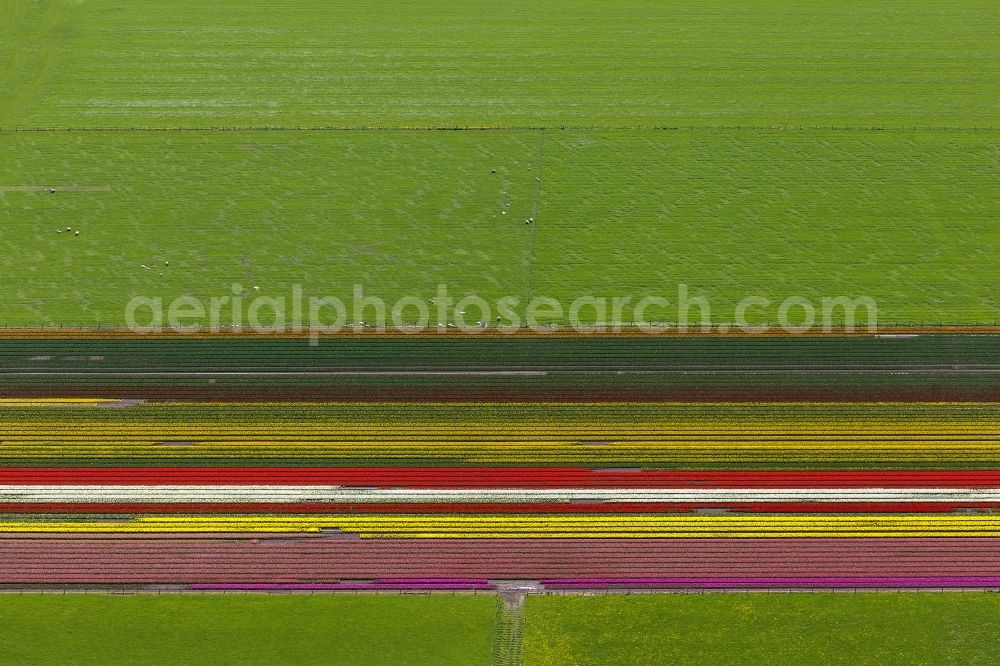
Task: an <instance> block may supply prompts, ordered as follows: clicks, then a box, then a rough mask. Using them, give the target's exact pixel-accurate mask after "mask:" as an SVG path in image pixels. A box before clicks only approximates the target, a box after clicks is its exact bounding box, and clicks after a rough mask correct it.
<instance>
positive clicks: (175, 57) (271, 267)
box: [0, 0, 1000, 327]
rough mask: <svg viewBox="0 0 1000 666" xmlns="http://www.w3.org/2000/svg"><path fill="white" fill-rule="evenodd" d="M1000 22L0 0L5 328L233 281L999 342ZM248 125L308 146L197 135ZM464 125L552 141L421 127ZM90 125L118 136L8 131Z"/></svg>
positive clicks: (862, 9)
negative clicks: (805, 316)
mask: <svg viewBox="0 0 1000 666" xmlns="http://www.w3.org/2000/svg"><path fill="white" fill-rule="evenodd" d="M998 28H1000V15H998V14H997V12H996V11H994V7H993V3H991V2H987V1H985V0H964V1H962V2H958V3H955V4H951V5H948V6H947V7H945V6H940V5H935V4H932V3H913V2H910V1H909V0H891V1H886V2H879V3H866V2H856V1H853V0H851V1H846V0H844V1H840V2H836V3H825V2H806V3H797V4H796V5H795V6H789V5H788V4H787V3H785V2H779V1H776V0H759V1H756V2H752V3H749V4H748V3H737V2H733V1H732V0H715V1H712V2H702V1H698V2H693V1H688V0H682V1H679V2H670V3H662V2H652V1H637V0H627V1H625V2H619V3H615V5H614V8H613V9H611V8H609V6H608V5H607V4H606V3H604V2H598V1H593V0H588V1H586V2H569V0H543V1H541V2H530V3H527V2H512V3H504V4H503V6H496V5H495V3H482V2H471V3H465V4H463V5H461V6H456V5H454V3H450V2H444V1H442V0H433V1H431V0H421V1H420V2H412V3H398V2H388V1H381V2H372V3H364V4H361V5H357V4H355V5H351V4H346V5H345V4H343V3H340V4H335V5H330V3H327V2H323V1H320V0H298V1H296V2H287V3H283V4H282V7H281V9H280V11H276V10H275V9H274V8H273V7H271V6H259V7H258V6H249V5H247V3H245V2H242V1H237V0H223V1H220V2H214V3H204V2H194V1H191V0H178V1H170V2H167V1H166V0H154V1H150V2H142V3H139V2H127V1H122V0H87V1H83V2H80V1H76V0H0V91H2V94H0V130H2V131H0V155H2V156H3V159H0V229H2V234H0V251H2V258H0V280H2V283H3V284H4V286H5V287H6V289H5V290H4V293H3V295H2V296H0V326H28V327H31V326H77V325H84V326H93V325H103V326H122V325H124V324H125V321H124V319H125V305H126V303H127V302H128V301H129V300H130V299H131V298H132V297H134V296H146V297H160V298H163V299H164V302H165V304H169V302H170V301H171V300H172V299H174V298H176V297H178V296H185V295H186V296H194V297H197V298H199V299H201V300H203V301H204V299H207V298H211V297H212V296H219V297H222V296H227V295H231V293H230V288H231V286H232V284H234V283H239V284H240V285H241V286H242V287H243V288H244V289H245V290H247V291H249V292H251V293H252V294H253V295H268V296H285V297H286V298H287V297H290V295H291V291H290V290H291V287H292V285H295V284H298V285H301V286H302V288H303V293H304V295H305V296H307V297H308V296H310V295H316V296H336V297H338V298H340V299H342V300H345V301H348V302H349V301H350V300H351V296H352V294H353V285H355V284H358V285H361V286H362V287H363V289H364V290H365V293H367V294H369V295H375V296H378V297H380V298H382V299H384V300H386V301H387V302H388V303H389V305H390V306H391V305H392V304H393V303H394V302H395V301H396V300H397V299H398V298H400V297H401V296H404V295H405V296H412V297H417V298H420V299H425V298H426V299H429V298H431V297H433V296H434V293H435V290H436V287H437V285H438V284H446V285H447V286H448V289H449V292H450V293H451V294H452V295H453V296H455V297H457V298H461V297H462V296H466V295H477V296H480V297H483V298H485V299H486V300H487V301H488V302H490V303H491V304H494V305H495V303H496V301H497V300H498V299H499V298H501V297H504V296H508V297H512V298H517V299H519V301H520V306H519V311H520V314H521V315H522V317H523V315H524V314H525V311H524V307H525V305H526V303H527V301H528V300H529V299H530V298H532V297H535V296H548V297H552V298H556V299H558V300H559V301H561V302H562V303H563V307H564V311H563V313H562V315H561V316H560V315H558V314H550V315H543V316H540V317H539V320H540V321H551V322H554V323H566V321H567V320H568V317H569V313H568V312H567V311H566V310H565V308H568V306H569V304H570V303H571V302H572V301H573V300H574V299H576V298H578V297H584V296H586V297H593V298H606V299H612V298H615V297H621V298H625V297H628V298H631V299H632V301H631V303H632V305H634V304H635V303H636V302H638V301H639V299H641V298H643V297H645V296H659V297H663V298H667V299H669V300H670V301H671V305H670V306H668V309H667V310H661V309H658V306H656V307H654V308H652V309H650V310H648V311H647V312H646V313H645V315H646V316H645V318H646V319H647V320H653V321H666V322H672V321H676V320H677V319H679V318H680V317H679V314H680V313H679V312H678V311H677V301H678V300H679V298H678V285H680V284H684V285H687V288H688V294H689V296H690V297H692V298H693V297H704V298H706V299H708V300H709V302H710V310H711V312H710V313H709V318H710V319H711V321H713V322H714V323H717V324H727V323H730V322H733V321H734V320H735V319H736V312H735V307H736V305H737V304H738V303H739V302H740V301H741V300H743V299H744V298H746V297H748V296H755V297H762V298H766V299H768V300H769V301H771V304H770V306H768V307H765V308H759V307H756V306H755V307H754V308H752V309H751V310H750V312H749V316H748V320H749V321H751V322H752V323H763V322H767V323H772V324H773V323H774V322H775V321H776V320H777V319H778V311H777V308H778V306H779V304H780V303H781V302H782V301H783V300H785V299H786V298H788V297H791V296H795V297H799V298H802V299H806V300H808V301H809V302H810V303H812V304H814V306H815V307H816V308H817V309H818V310H819V309H820V305H821V303H820V299H822V298H823V297H828V298H837V297H849V298H858V297H868V298H871V299H873V300H874V301H875V302H876V303H877V306H878V319H879V322H880V323H883V324H891V323H936V322H947V323H960V324H972V323H992V322H994V321H995V320H996V319H997V318H998V314H997V313H998V296H997V294H998V293H1000V277H998V274H997V271H995V270H994V266H993V264H994V263H995V262H993V261H992V258H994V257H995V256H996V255H997V252H998V251H1000V231H998V229H997V226H996V224H995V220H996V219H997V215H998V212H1000V211H998V208H1000V201H998V199H997V197H996V193H995V189H996V188H995V183H996V179H997V175H998V174H1000V131H997V130H990V129H984V128H985V127H989V126H992V125H994V124H995V121H996V118H997V117H998V112H1000V102H997V100H998V99H1000V95H998V94H997V92H998V90H1000V59H998V58H997V57H996V53H995V48H994V39H995V38H994V36H995V35H996V34H997V32H998V31H1000V30H998ZM251 126H252V127H261V126H284V127H286V128H289V129H288V131H281V132H263V131H226V132H222V131H212V130H208V129H205V128H212V127H229V128H233V127H251ZM454 126H464V127H489V128H511V127H530V128H533V129H526V130H510V129H493V130H490V131H469V132H445V131H439V132H431V131H426V132H423V131H420V130H419V129H418V130H404V129H403V128H434V127H454ZM756 126H763V127H766V128H771V129H755V127H756ZM873 126H879V127H883V128H888V129H887V130H885V131H882V130H874V129H872V127H873ZM95 127H103V128H123V129H122V130H121V131H117V130H112V131H106V132H69V131H58V132H37V133H36V132H31V133H24V132H13V131H8V130H12V129H17V128H22V129H24V128H49V129H52V128H63V130H65V128H95ZM134 127H138V128H143V127H155V128H173V130H174V131H162V132H146V131H142V130H136V131H132V130H129V129H128V128H134ZM319 127H326V128H329V127H336V128H359V127H369V128H387V129H383V130H372V131H357V132H354V131H351V132H348V131H329V130H327V131H319V130H317V131H311V130H308V129H296V128H319ZM622 127H628V128H631V129H627V130H623V129H621V128H622ZM653 127H671V128H675V129H667V130H655V129H649V128H653ZM778 127H780V128H784V129H775V128H778ZM944 127H947V128H948V129H942V128H944ZM197 128H202V129H205V131H204V132H197V131H191V130H193V129H197ZM540 128H546V129H540ZM616 128H618V129H616ZM831 128H837V129H831ZM47 188H53V189H55V190H56V192H55V193H49V191H48V189H47ZM529 218H531V219H532V220H533V221H532V222H531V223H526V222H527V220H528V219H529ZM67 229H71V231H67ZM57 231H61V232H62V233H57ZM77 231H79V232H80V235H79V236H77V235H76V232H77ZM167 262H169V263H170V266H169V267H168V266H166V263H167ZM143 266H146V267H145V268H143ZM161 273H162V275H161ZM431 310H432V314H431V320H430V322H429V323H431V324H432V325H433V324H435V323H437V324H444V323H448V322H446V321H442V319H441V318H440V317H438V316H437V313H436V312H434V311H433V310H434V308H431ZM494 310H495V308H494ZM794 310H795V313H796V314H797V315H800V314H801V313H800V311H799V309H798V308H795V309H794ZM863 312H864V311H863V310H859V317H861V316H863ZM268 313H269V310H267V309H265V310H264V316H263V317H262V319H265V320H266V319H267V316H268ZM703 313H704V311H703V310H701V309H698V308H695V309H693V310H692V311H691V312H690V318H691V319H693V320H695V321H700V320H701V318H702V315H703ZM491 314H493V315H496V314H497V313H496V312H495V311H494V312H493V313H491ZM480 316H481V313H479V312H477V311H476V309H475V308H474V309H473V310H472V311H470V315H469V320H470V323H471V322H475V321H476V320H477V319H479V317H480ZM349 318H350V319H351V320H366V319H369V318H374V313H372V314H371V316H366V315H365V314H364V313H356V312H353V311H352V312H351V313H350V315H349ZM402 319H403V320H407V321H410V320H413V321H416V320H417V319H418V314H417V313H416V311H415V310H413V309H412V308H411V309H410V310H409V312H407V313H405V314H404V315H403V316H402ZM444 319H450V316H445V317H444ZM489 319H490V321H491V322H493V321H494V319H493V318H489ZM579 319H580V321H581V322H584V323H600V322H603V321H622V322H625V323H628V322H631V321H633V320H634V319H635V315H634V312H633V311H632V306H631V305H626V306H625V307H624V308H623V309H622V310H621V312H619V313H615V312H614V311H609V312H594V311H593V310H592V309H591V308H584V309H583V310H581V311H580V313H579ZM191 321H192V320H188V322H191ZM220 323H221V324H222V325H226V324H229V323H232V317H231V315H230V313H229V311H228V310H227V311H225V312H223V313H222V318H221V322H220ZM789 323H791V324H797V323H801V322H800V321H799V320H797V319H796V318H795V317H794V316H793V317H790V318H789ZM830 323H832V324H839V323H842V312H841V311H840V310H838V311H837V312H835V313H834V315H833V317H831V318H830Z"/></svg>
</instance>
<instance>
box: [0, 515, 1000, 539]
mask: <svg viewBox="0 0 1000 666" xmlns="http://www.w3.org/2000/svg"><path fill="white" fill-rule="evenodd" d="M327 531H329V532H334V533H336V532H342V533H346V534H353V535H357V536H360V537H362V538H405V539H415V538H527V537H531V538H695V537H716V538H766V537H1000V515H948V514H944V515H940V514H897V515H890V514H882V515H864V514H857V515H844V514H840V515H808V514H807V515H792V514H779V515H769V516H752V515H739V516H724V515H723V516H699V515H664V514H660V515H655V514H654V515H632V514H626V515H606V514H600V515H595V514H572V515H553V514H501V515H470V514H421V515H414V514H403V515H290V516H263V515H253V516H231V515H229V516H203V515H197V516H178V515H145V516H136V517H133V518H128V519H124V520H119V519H111V520H100V519H94V518H91V517H83V518H81V519H80V520H67V519H65V518H62V517H59V518H56V517H45V518H40V519H38V520H18V519H14V518H9V519H7V520H0V533H10V534H14V533H66V534H75V533H101V534H136V533H265V532H266V533H320V532H327Z"/></svg>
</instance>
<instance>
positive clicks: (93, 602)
mask: <svg viewBox="0 0 1000 666" xmlns="http://www.w3.org/2000/svg"><path fill="white" fill-rule="evenodd" d="M496 604H497V601H496V598H495V597H493V596H489V595H484V596H478V597H477V596H446V595H434V596H421V597H415V596H391V595H386V596H377V597H376V596H354V595H350V596H348V595H316V596H303V595H294V596H277V595H259V596H258V595H249V596H187V595H185V596H180V595H163V596H156V595H137V596H124V597H123V596H118V597H116V596H108V595H89V594H88V595H81V594H70V595H41V594H25V595H13V594H4V595H0V619H2V622H3V626H4V631H3V633H2V635H0V660H2V661H3V662H4V663H7V664H107V663H119V664H202V663H212V664H329V663H350V664H385V663H407V664H462V665H465V664H487V663H489V660H490V650H491V640H492V633H493V623H494V618H495V615H496ZM95 618H96V621H95Z"/></svg>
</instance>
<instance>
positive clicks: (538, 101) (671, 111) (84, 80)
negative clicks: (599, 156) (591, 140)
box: [0, 0, 1000, 127]
mask: <svg viewBox="0 0 1000 666" xmlns="http://www.w3.org/2000/svg"><path fill="white" fill-rule="evenodd" d="M997 33H1000V14H998V13H997V12H996V6H995V3H994V2H992V1H991V0H960V1H958V2H954V3H949V4H947V5H942V4H940V3H932V2H927V1H925V0H924V1H918V2H914V1H913V0H880V1H878V2H865V1H864V0H839V1H837V2H822V1H818V0H809V1H806V2H799V3H794V4H789V3H788V2H784V1H783V0H753V1H752V2H736V1H735V0H709V1H705V0H674V1H672V2H660V1H659V0H623V1H622V2H616V3H614V7H613V8H611V7H609V5H608V4H607V3H606V2H604V1H603V0H583V1H580V0H532V1H530V2H526V1H524V0H517V1H514V2H505V3H496V2H486V1H484V0H473V1H472V2H465V3H459V4H456V3H454V2H450V1H449V0H418V1H416V2H406V3H402V2H393V1H390V0H378V1H375V2H365V3H332V4H331V3H329V2H326V1H325V0H297V1H296V2H285V3H282V6H281V9H280V11H278V10H276V8H275V7H274V6H273V5H270V4H259V5H253V4H248V3H246V2H243V1H242V0H220V1H217V2H202V1H200V0H146V1H143V2H135V1H127V0H82V1H81V0H0V90H3V91H4V93H5V94H3V95H0V126H21V127H33V126H65V125H72V126H116V125H122V126H129V125H142V126H148V125H154V126H171V125H183V126H202V127H204V126H217V125H248V124H252V125H261V124H283V125H298V124H304V125H339V126H357V125H391V126H400V125H417V126H428V125H430V126H441V125H456V124H457V125H505V126H509V125H538V124H546V125H560V124H566V125H622V124H627V125H641V126H651V125H664V124H683V125H689V124H693V125H720V124H722V125H734V124H741V125H743V124H807V125H813V124H819V125H857V124H865V125H870V124H886V125H893V126H910V125H921V126H925V125H935V126H937V125H951V126H973V125H987V124H995V123H996V119H997V112H998V106H997V104H998V103H997V95H996V91H997V85H998V81H1000V78H998V77H1000V61H998V60H997V58H996V52H995V39H996V34H997ZM8 91H12V94H10V93H8Z"/></svg>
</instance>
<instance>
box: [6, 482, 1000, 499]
mask: <svg viewBox="0 0 1000 666" xmlns="http://www.w3.org/2000/svg"><path fill="white" fill-rule="evenodd" d="M574 501H600V502H701V503H704V502H725V503H732V502H979V503H982V502H996V503H1000V488H819V489H808V488H784V489H783V488H773V489H771V488H729V489H710V488H691V489H665V488H620V489H611V488H606V489H594V488H486V489H475V488H462V489H448V488H439V489H433V488H348V487H343V486H330V485H299V486H288V485H182V486H171V485H128V486H126V485H0V502H220V503H224V502H483V503H490V502H515V503H520V502H574Z"/></svg>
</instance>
